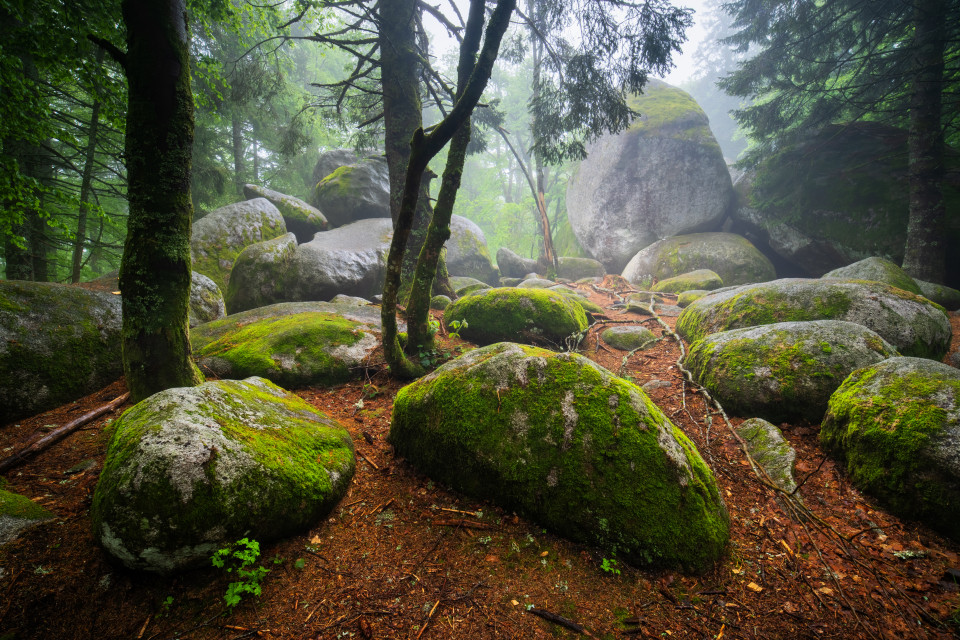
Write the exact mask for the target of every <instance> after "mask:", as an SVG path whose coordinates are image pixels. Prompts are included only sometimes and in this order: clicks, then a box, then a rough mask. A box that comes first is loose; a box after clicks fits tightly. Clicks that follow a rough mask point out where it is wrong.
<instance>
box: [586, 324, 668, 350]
mask: <svg viewBox="0 0 960 640" xmlns="http://www.w3.org/2000/svg"><path fill="white" fill-rule="evenodd" d="M600 337H601V338H602V339H603V341H604V342H606V343H607V344H608V345H610V346H611V347H613V348H614V349H620V350H622V351H633V350H634V349H649V348H650V347H652V346H653V345H655V344H656V343H657V341H658V340H659V338H657V336H656V335H654V333H653V331H650V329H647V328H646V327H631V326H619V327H610V328H609V329H605V330H604V331H603V333H601V334H600Z"/></svg>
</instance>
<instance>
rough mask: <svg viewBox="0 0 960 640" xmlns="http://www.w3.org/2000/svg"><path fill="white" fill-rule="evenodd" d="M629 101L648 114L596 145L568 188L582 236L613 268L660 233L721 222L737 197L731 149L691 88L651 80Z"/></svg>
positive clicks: (576, 228)
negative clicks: (728, 156)
mask: <svg viewBox="0 0 960 640" xmlns="http://www.w3.org/2000/svg"><path fill="white" fill-rule="evenodd" d="M629 104H630V106H631V107H632V108H634V109H635V110H636V111H637V112H639V113H640V114H642V116H641V118H639V119H638V120H637V121H636V122H635V123H634V124H633V125H631V126H630V127H629V128H628V129H627V130H625V131H622V132H621V133H619V134H616V135H604V136H602V137H601V138H600V139H598V140H596V141H595V142H593V143H591V144H589V145H588V146H587V153H588V156H587V158H586V159H585V160H584V161H583V162H581V163H580V168H579V170H578V171H577V173H576V175H574V177H573V179H571V181H570V183H569V186H568V187H567V215H568V217H569V219H570V224H571V226H572V227H573V231H574V234H575V235H576V237H577V240H578V241H579V242H580V244H581V246H583V248H584V249H586V250H587V251H588V252H589V253H590V255H592V256H593V257H594V258H596V259H597V260H599V261H600V262H602V263H603V264H604V265H605V266H606V268H607V271H609V272H611V273H619V272H621V271H622V270H623V268H624V266H625V265H626V264H627V262H628V261H629V260H630V258H632V257H633V256H634V255H635V254H636V253H637V252H638V251H640V250H641V249H643V248H644V247H646V246H648V245H650V244H652V243H654V242H656V241H657V240H659V239H660V238H664V237H667V236H674V235H679V234H684V233H693V232H697V231H710V230H713V229H716V228H719V226H720V225H721V223H722V222H723V219H724V217H725V216H727V215H728V214H729V212H730V209H731V206H732V203H733V187H732V184H731V182H730V174H729V172H728V171H727V166H726V163H725V162H724V160H723V153H722V152H721V151H720V147H719V145H718V144H717V142H716V140H715V139H714V137H713V134H712V133H711V132H710V126H709V123H708V121H707V116H706V115H705V114H704V112H703V110H702V109H701V108H700V107H699V106H698V105H697V103H696V102H695V101H694V100H693V98H691V97H690V96H689V94H687V93H686V92H684V91H681V90H680V89H677V88H675V87H671V86H670V85H668V84H666V83H664V82H661V81H659V80H650V81H649V83H648V84H647V86H646V87H645V88H644V94H643V95H642V96H634V97H632V98H631V99H630V100H629ZM686 270H687V271H689V269H686Z"/></svg>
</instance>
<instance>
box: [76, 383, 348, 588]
mask: <svg viewBox="0 0 960 640" xmlns="http://www.w3.org/2000/svg"><path fill="white" fill-rule="evenodd" d="M293 442H295V443H296V446H292V445H291V443H293ZM353 471H354V452H353V443H352V441H351V439H350V435H349V433H347V431H346V429H344V428H343V427H342V426H341V425H340V424H339V423H337V422H335V421H333V420H331V419H330V418H328V417H327V416H325V415H324V414H322V413H320V412H319V411H317V410H316V409H314V408H313V407H312V406H310V405H308V404H307V403H306V402H304V401H303V400H301V399H300V398H298V397H296V396H294V395H293V394H290V393H287V392H286V391H284V390H283V389H280V388H279V387H277V386H275V385H273V384H271V383H270V382H268V381H266V380H263V379H261V378H250V379H247V380H244V381H242V382H241V381H236V380H221V381H219V382H208V383H205V384H203V385H200V386H198V387H192V388H180V389H168V390H166V391H161V392H160V393H157V394H154V395H153V396H150V397H149V398H147V399H146V400H144V401H143V402H140V403H139V404H137V405H136V406H134V407H133V408H131V409H129V410H128V411H126V412H125V413H124V414H123V416H122V417H121V418H119V419H118V420H117V421H116V422H115V423H114V424H113V427H112V436H111V438H110V443H109V444H108V447H107V457H106V460H105V462H104V468H103V472H102V473H101V475H100V480H99V482H98V483H97V488H96V491H95V492H94V497H93V506H92V508H91V519H92V521H93V530H94V536H95V537H96V539H97V541H98V542H99V543H100V544H101V545H102V546H103V548H104V549H105V550H106V551H107V553H109V554H110V555H112V556H113V557H114V558H116V559H117V560H119V561H120V562H122V563H123V564H124V565H125V566H126V567H128V568H130V569H142V570H147V571H153V572H159V573H172V572H175V571H180V570H182V569H186V568H190V567H195V566H205V565H206V566H208V565H209V563H210V555H211V554H212V553H213V551H215V550H217V549H220V548H222V547H225V546H227V545H229V544H231V543H233V542H235V541H236V540H238V539H239V538H242V537H249V538H252V539H256V540H258V541H260V542H267V541H270V540H276V539H277V538H280V537H283V536H286V535H290V534H292V533H296V532H298V531H302V530H304V529H306V528H307V527H309V526H311V525H313V524H315V523H316V522H317V521H318V520H319V519H320V518H322V517H324V516H325V515H326V514H327V513H329V512H330V510H331V509H332V508H333V507H334V505H336V503H337V502H338V501H339V500H340V498H341V497H342V496H343V495H344V494H345V493H346V491H347V488H348V487H349V485H350V480H351V478H352V477H353Z"/></svg>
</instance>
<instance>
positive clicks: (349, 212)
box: [310, 158, 390, 227]
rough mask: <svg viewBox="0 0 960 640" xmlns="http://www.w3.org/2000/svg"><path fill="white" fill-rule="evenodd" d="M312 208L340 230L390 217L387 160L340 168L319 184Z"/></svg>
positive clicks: (378, 159)
mask: <svg viewBox="0 0 960 640" xmlns="http://www.w3.org/2000/svg"><path fill="white" fill-rule="evenodd" d="M310 204H312V205H313V206H315V207H316V208H317V209H320V211H323V213H324V215H326V217H327V220H329V221H330V224H332V225H333V226H335V227H340V226H343V225H345V224H349V223H351V222H355V221H357V220H364V219H367V218H389V217H390V179H389V177H388V175H387V161H386V160H385V159H384V158H366V159H364V160H359V161H358V162H356V163H354V164H348V165H345V166H342V167H339V168H337V169H335V170H334V171H333V173H331V174H330V175H328V176H326V177H325V178H323V179H322V180H320V181H319V182H318V183H317V186H316V188H315V189H314V191H313V199H312V200H311V201H310Z"/></svg>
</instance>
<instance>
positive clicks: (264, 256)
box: [226, 233, 297, 313]
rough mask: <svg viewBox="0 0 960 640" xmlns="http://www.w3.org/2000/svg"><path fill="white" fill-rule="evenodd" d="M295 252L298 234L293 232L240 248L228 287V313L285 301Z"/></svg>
mask: <svg viewBox="0 0 960 640" xmlns="http://www.w3.org/2000/svg"><path fill="white" fill-rule="evenodd" d="M296 253H297V237H296V236H295V235H294V234H292V233H287V234H284V235H282V236H278V237H276V238H273V239H272V240H267V241H265V242H258V243H257V244H252V245H250V246H249V247H247V248H246V249H244V250H243V251H241V252H240V255H238V256H237V260H236V262H235V263H234V265H233V271H232V272H231V273H230V284H229V286H228V287H227V295H226V305H227V308H228V309H230V313H237V312H239V311H246V310H247V309H255V308H257V307H265V306H267V305H269V304H273V303H275V302H283V301H284V300H287V299H288V298H287V295H288V294H287V278H289V277H290V270H291V265H292V264H293V257H294V255H296Z"/></svg>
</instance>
